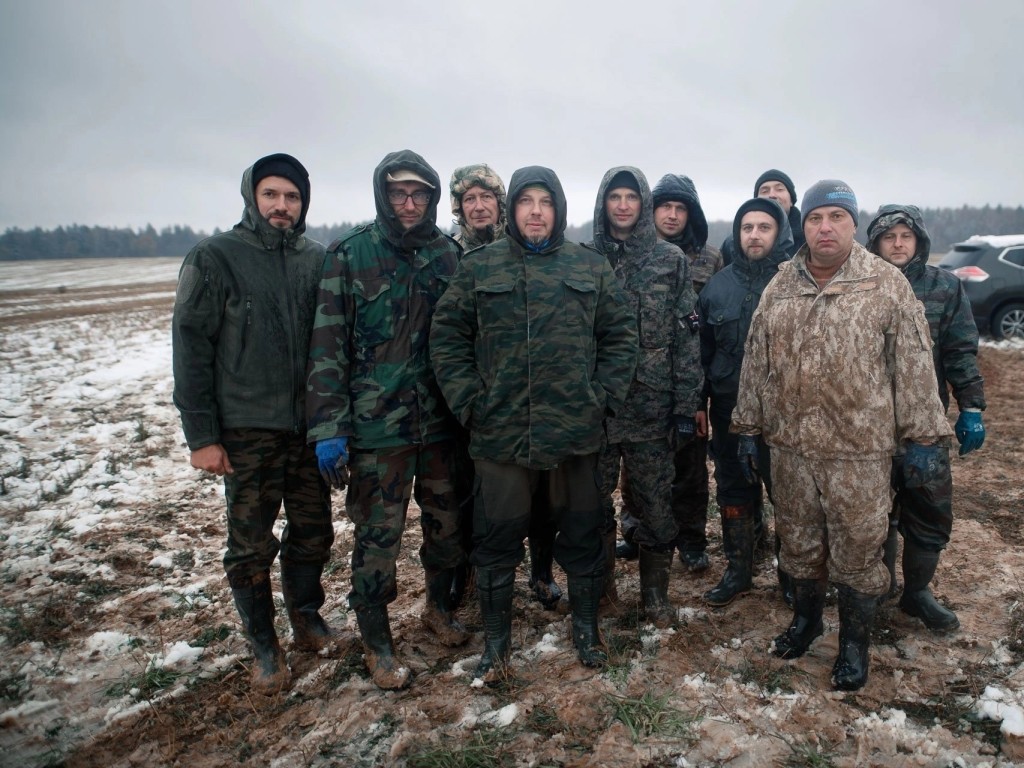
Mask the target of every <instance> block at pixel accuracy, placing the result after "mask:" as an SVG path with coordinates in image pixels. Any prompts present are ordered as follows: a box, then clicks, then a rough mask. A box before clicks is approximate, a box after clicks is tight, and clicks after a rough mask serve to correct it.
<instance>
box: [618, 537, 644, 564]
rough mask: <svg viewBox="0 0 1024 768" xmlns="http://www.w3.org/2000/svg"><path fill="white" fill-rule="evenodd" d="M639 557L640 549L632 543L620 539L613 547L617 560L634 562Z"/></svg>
mask: <svg viewBox="0 0 1024 768" xmlns="http://www.w3.org/2000/svg"><path fill="white" fill-rule="evenodd" d="M639 556H640V547H638V546H637V545H636V542H634V541H631V540H629V539H622V540H621V541H620V542H619V543H618V544H616V545H615V557H617V558H618V559H619V560H636V559H637V557H639Z"/></svg>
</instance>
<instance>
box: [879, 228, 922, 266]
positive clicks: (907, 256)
mask: <svg viewBox="0 0 1024 768" xmlns="http://www.w3.org/2000/svg"><path fill="white" fill-rule="evenodd" d="M875 242H876V245H875V247H876V248H878V255H879V256H881V257H882V258H883V259H885V260H886V261H888V262H889V263H890V264H892V265H893V266H894V267H902V266H905V265H906V264H907V263H908V262H909V261H910V260H911V259H912V258H914V254H915V253H917V235H915V234H914V230H912V229H911V228H910V227H908V226H907V225H906V224H895V225H893V226H891V227H889V228H888V229H887V230H885V232H883V233H882V234H881V235H880V236H879V238H878V240H877V241H875Z"/></svg>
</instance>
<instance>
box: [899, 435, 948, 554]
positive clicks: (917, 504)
mask: <svg viewBox="0 0 1024 768" xmlns="http://www.w3.org/2000/svg"><path fill="white" fill-rule="evenodd" d="M940 461H941V464H942V475H941V476H940V477H939V478H938V479H936V480H934V481H933V482H930V483H927V484H925V485H923V486H921V487H919V488H907V486H906V483H905V482H904V479H903V458H902V456H897V457H894V458H893V462H892V488H893V491H895V493H896V497H895V498H894V499H893V503H892V517H893V518H894V519H897V520H898V521H899V531H900V533H901V534H902V535H903V538H904V539H906V540H907V541H909V542H911V543H913V544H915V545H916V546H917V548H918V549H921V550H924V551H926V552H941V551H942V550H943V549H945V547H946V545H947V544H948V543H949V536H950V534H951V533H952V531H953V474H952V472H951V471H950V468H949V450H948V449H945V450H943V451H942V454H941V459H940Z"/></svg>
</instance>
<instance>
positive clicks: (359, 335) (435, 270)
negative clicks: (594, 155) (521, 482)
mask: <svg viewBox="0 0 1024 768" xmlns="http://www.w3.org/2000/svg"><path fill="white" fill-rule="evenodd" d="M373 190H374V200H375V203H376V207H377V217H376V220H375V221H374V222H373V223H372V224H369V225H366V226H362V227H357V228H355V229H354V230H352V231H351V232H349V233H348V234H346V235H345V236H343V237H342V238H341V239H339V240H338V241H336V242H334V243H332V244H331V246H330V248H328V253H327V258H326V260H325V261H324V267H323V274H322V276H321V280H320V289H319V293H318V295H317V313H316V322H315V324H314V327H313V337H312V340H311V342H310V351H309V380H308V395H307V400H306V404H307V414H308V421H309V440H310V441H315V442H316V443H317V456H318V457H319V458H320V467H321V471H322V472H324V473H325V474H326V475H327V476H328V477H330V478H331V479H332V482H333V483H334V484H335V485H336V486H339V485H341V484H342V481H343V480H344V478H343V477H342V476H341V469H340V466H341V465H345V464H346V463H347V467H348V469H349V470H350V471H351V480H350V481H349V487H348V495H347V497H346V502H345V508H346V512H347V513H348V516H349V518H350V519H351V520H352V522H353V523H354V524H355V546H354V548H353V551H352V590H351V591H350V592H349V604H350V605H351V606H352V608H354V609H355V612H356V619H357V621H358V623H359V630H360V633H361V635H362V638H363V645H364V647H365V649H366V656H367V661H368V665H369V667H370V671H371V673H372V674H373V679H374V682H375V683H376V684H377V685H378V686H380V687H381V688H402V687H404V686H405V685H406V684H407V683H408V680H409V671H408V669H407V668H406V667H403V666H401V665H399V664H398V662H397V661H396V659H395V657H394V643H393V641H392V637H391V630H390V623H389V620H388V613H387V606H388V604H389V603H391V602H393V601H394V600H395V598H396V597H397V594H398V587H397V584H396V580H395V574H396V559H397V557H398V553H399V548H400V546H401V541H402V532H403V530H404V529H405V520H406V514H407V511H408V506H409V497H410V493H412V494H414V495H415V498H416V502H417V504H418V505H419V507H420V525H421V528H422V530H423V545H422V546H421V548H420V560H421V562H422V563H423V568H424V571H425V575H426V587H427V596H426V606H425V608H424V613H423V615H422V619H423V622H424V624H425V625H426V626H427V628H428V629H430V630H431V631H432V632H433V633H434V634H435V635H436V636H437V637H438V639H439V640H440V641H441V642H442V643H444V644H445V645H459V644H461V643H464V642H465V641H466V640H467V639H468V635H467V634H466V632H465V630H464V629H463V628H462V627H461V626H460V625H459V624H458V622H456V621H455V620H454V619H453V618H452V611H451V605H450V600H451V584H452V576H453V573H454V569H455V568H456V566H458V565H459V564H460V563H461V562H462V560H463V558H464V553H463V550H462V547H461V545H460V541H459V510H458V503H457V499H456V496H455V491H454V487H453V473H454V469H455V429H454V424H453V423H452V420H451V415H450V414H449V412H448V410H447V408H446V407H445V404H444V399H443V398H442V396H441V391H440V389H439V388H438V386H437V381H436V380H435V378H434V372H433V369H432V368H431V365H430V355H429V352H428V346H427V345H428V332H429V328H430V320H431V316H432V315H433V312H434V306H435V305H436V303H437V301H438V299H439V298H440V297H441V294H442V293H444V291H445V289H446V288H447V286H448V282H449V280H451V276H452V275H453V274H454V272H455V267H456V265H457V264H458V260H459V256H460V251H459V247H458V245H456V244H455V242H453V241H452V240H451V238H449V237H447V236H446V235H444V234H442V232H441V231H440V230H439V229H438V228H437V226H436V224H435V221H436V216H437V203H438V201H439V200H440V197H441V189H440V180H439V178H438V176H437V173H436V172H435V171H434V169H433V168H431V167H430V165H428V164H427V162H426V161H425V160H424V159H423V158H422V157H420V156H419V155H417V154H416V153H415V152H411V151H409V150H402V151H399V152H393V153H391V154H389V155H387V156H386V157H385V158H384V159H383V160H382V161H381V163H380V165H378V166H377V168H376V170H375V171H374V174H373Z"/></svg>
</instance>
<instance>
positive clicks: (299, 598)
mask: <svg viewBox="0 0 1024 768" xmlns="http://www.w3.org/2000/svg"><path fill="white" fill-rule="evenodd" d="M323 570H324V567H323V565H322V564H320V563H293V562H291V561H286V560H282V561H281V591H282V592H284V606H285V609H286V610H287V611H288V621H290V622H291V625H292V644H293V645H294V647H295V649H296V650H298V651H311V652H313V653H316V652H318V651H321V650H323V649H324V648H327V647H329V646H330V645H331V643H336V642H338V641H339V640H340V635H339V633H338V632H336V631H335V630H333V629H331V628H330V627H329V626H328V625H327V622H326V621H324V618H323V616H321V615H320V609H321V608H323V605H324V588H323V586H322V585H321V583H320V578H321V576H322V574H323Z"/></svg>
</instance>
